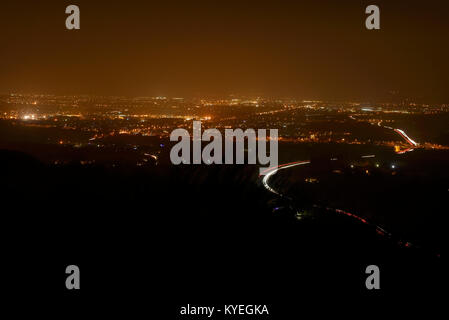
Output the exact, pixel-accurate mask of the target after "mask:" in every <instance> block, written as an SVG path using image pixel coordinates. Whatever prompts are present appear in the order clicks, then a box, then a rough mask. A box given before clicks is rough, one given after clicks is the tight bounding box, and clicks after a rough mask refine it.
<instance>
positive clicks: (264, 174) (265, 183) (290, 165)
mask: <svg viewBox="0 0 449 320" xmlns="http://www.w3.org/2000/svg"><path fill="white" fill-rule="evenodd" d="M365 157H372V155H369V156H365ZM362 158H363V157H362ZM306 164H310V161H296V162H291V163H285V164H281V165H279V166H277V167H273V168H269V169H267V170H265V171H263V172H262V174H261V175H259V177H263V178H262V184H263V186H264V187H265V189H267V190H268V191H270V192H271V193H274V194H276V195H278V196H280V197H285V198H288V197H286V196H285V195H283V194H281V193H280V192H279V191H277V190H275V189H274V188H273V187H272V186H270V184H269V182H270V178H271V177H272V176H273V175H275V174H276V173H277V172H278V171H280V170H285V169H289V168H293V167H297V166H301V165H306ZM314 207H315V208H320V209H325V210H326V211H332V212H334V213H337V214H341V215H345V216H347V217H351V218H353V219H356V220H358V221H359V222H361V223H363V224H367V225H371V226H374V227H375V229H376V232H377V234H379V235H381V236H385V237H388V238H391V237H392V234H391V233H389V232H388V231H386V230H385V229H384V228H382V227H380V226H378V225H375V224H372V223H369V222H368V221H366V219H364V218H362V217H360V216H358V215H356V214H353V213H350V212H348V211H345V210H341V209H335V208H330V207H322V206H319V205H314ZM398 244H399V245H400V246H405V247H410V246H412V244H411V243H410V242H408V241H402V240H399V241H398Z"/></svg>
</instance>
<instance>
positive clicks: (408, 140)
mask: <svg viewBox="0 0 449 320" xmlns="http://www.w3.org/2000/svg"><path fill="white" fill-rule="evenodd" d="M394 131H395V132H397V133H399V135H400V136H401V137H402V138H404V139H405V141H407V142H408V143H409V144H410V145H412V146H414V147H416V146H417V145H418V143H416V142H415V141H413V140H412V139H410V137H409V136H408V135H407V134H406V133H405V132H404V131H403V130H401V129H394Z"/></svg>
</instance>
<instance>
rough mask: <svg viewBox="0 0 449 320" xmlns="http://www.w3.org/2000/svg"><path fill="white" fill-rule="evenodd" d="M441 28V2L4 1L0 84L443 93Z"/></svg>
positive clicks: (447, 25)
mask: <svg viewBox="0 0 449 320" xmlns="http://www.w3.org/2000/svg"><path fill="white" fill-rule="evenodd" d="M70 4H76V5H78V6H79V7H80V10H81V30H73V31H70V30H67V29H66V28H65V19H66V17H67V14H65V8H66V6H67V5H70ZM370 4H376V5H378V6H379V7H380V10H381V30H377V31H376V30H374V31H369V30H367V29H366V28H365V18H366V16H367V15H366V14H365V8H366V7H367V6H368V5H370ZM448 35H449V4H448V1H434V0H427V1H411V0H389V1H382V0H370V1H360V0H359V1H352V0H345V1H337V0H332V1H328V0H320V1H316V0H306V1H299V0H295V1H293V0H292V1H285V0H276V1H249V0H228V1H211V0H209V1H197V0H195V1H186V0H184V1H157V2H156V1H143V0H140V1H137V0H127V1H117V0H115V1H110V0H109V1H103V0H95V1H93V0H88V1H81V0H72V1H46V0H40V1H35V0H28V1H23V0H4V1H1V4H0V39H1V44H2V45H1V49H0V93H9V92H18V93H54V94H105V95H132V96H148V95H168V96H199V95H202V96H204V95H224V94H230V93H235V94H249V95H264V96H273V97H298V98H304V99H315V98H316V99H331V100H352V99H354V100H362V101H368V100H371V101H376V100H388V99H390V98H391V93H389V92H391V91H395V92H399V94H398V95H399V96H401V97H410V98H412V99H416V100H418V101H428V102H446V103H447V102H449V90H447V89H448V84H449V59H448V58H449V41H448V40H449V37H448Z"/></svg>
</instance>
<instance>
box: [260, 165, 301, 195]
mask: <svg viewBox="0 0 449 320" xmlns="http://www.w3.org/2000/svg"><path fill="white" fill-rule="evenodd" d="M309 163H310V161H297V162H291V163H285V164H281V165H279V166H277V167H273V168H268V169H267V170H265V171H263V172H262V174H264V175H265V176H264V177H263V179H262V183H263V186H264V187H265V189H267V190H268V191H270V192H272V193H274V194H277V195H281V194H280V193H279V192H277V191H276V190H274V189H273V188H271V187H270V186H269V185H268V180H269V179H270V177H271V176H272V175H274V174H275V173H276V172H278V170H282V169H288V168H292V167H296V166H300V165H304V164H309ZM262 174H261V175H262Z"/></svg>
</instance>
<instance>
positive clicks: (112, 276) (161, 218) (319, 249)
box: [0, 151, 442, 319]
mask: <svg viewBox="0 0 449 320" xmlns="http://www.w3.org/2000/svg"><path fill="white" fill-rule="evenodd" d="M0 167H1V168H2V169H3V174H2V184H1V187H0V188H1V189H0V194H1V198H2V203H3V210H2V219H3V223H2V227H3V231H2V240H3V241H2V242H3V244H4V246H3V247H4V248H5V250H6V252H5V257H6V258H5V259H4V262H3V267H5V268H6V272H5V273H3V274H5V275H8V276H7V279H6V286H7V288H8V290H9V292H10V293H11V294H10V297H13V298H14V297H15V298H17V297H23V296H26V297H28V298H29V299H30V301H34V302H36V303H37V301H40V299H43V300H46V301H59V302H61V303H67V304H68V305H70V304H71V303H73V301H74V299H75V300H76V301H77V304H78V305H79V304H82V305H83V304H84V305H92V306H95V307H96V306H97V305H96V304H97V302H98V301H100V300H105V301H109V302H108V303H111V302H114V301H115V302H117V303H118V305H119V306H120V307H124V306H125V305H128V303H130V302H131V303H132V304H133V305H135V308H141V307H144V308H148V305H149V304H150V305H154V306H153V307H152V308H153V309H158V308H160V310H159V311H160V312H161V314H164V315H167V314H170V312H172V311H173V312H175V311H176V306H178V305H180V304H187V303H200V302H201V303H212V304H214V303H217V304H218V303H250V302H251V303H260V304H271V305H273V308H274V309H273V310H275V311H274V312H277V313H278V314H282V313H286V312H298V310H297V303H298V301H307V300H309V299H310V300H315V299H316V298H317V297H320V299H325V297H328V296H329V297H330V296H332V297H333V298H332V299H335V298H336V297H337V298H338V297H340V298H341V297H343V296H344V297H348V298H349V297H351V299H361V300H363V299H370V297H372V296H373V295H375V296H380V297H382V296H385V297H393V296H396V295H400V296H402V295H418V296H422V295H433V294H435V295H437V292H438V291H437V290H438V289H439V288H438V287H439V286H440V285H442V281H441V279H442V262H441V260H440V259H437V258H435V257H433V256H430V255H427V253H426V252H424V251H420V250H404V249H403V248H398V247H397V246H395V245H394V244H393V243H391V242H389V241H387V240H383V239H382V238H379V237H378V235H377V234H376V233H375V232H374V230H372V229H370V228H369V227H367V226H365V225H363V224H360V223H357V222H354V221H353V220H351V219H345V218H344V217H338V216H334V215H329V216H327V217H326V218H321V219H311V220H308V219H305V220H303V221H299V220H298V219H296V218H295V216H294V214H291V213H290V212H288V210H284V211H282V212H276V211H273V203H272V200H270V198H268V197H267V194H266V191H265V190H264V189H263V188H260V187H258V186H257V184H255V183H254V181H255V180H257V174H258V170H257V168H256V167H250V166H248V167H239V166H215V167H205V166H198V167H194V166H191V167H174V166H156V167H153V168H146V169H135V168H134V169H131V168H120V169H112V168H104V167H101V166H99V167H96V166H92V167H82V166H79V165H66V166H61V167H54V166H48V165H44V164H42V163H40V162H39V161H36V160H35V159H33V158H32V157H29V156H27V155H25V154H22V153H18V152H12V151H0ZM70 264H76V265H78V266H79V267H80V269H81V270H82V290H80V292H81V293H77V292H68V291H67V290H66V289H65V286H64V282H65V276H66V275H65V273H64V270H65V267H66V266H67V265H70ZM370 264H376V265H378V266H379V267H380V268H381V270H382V275H381V288H382V290H381V291H379V292H369V291H368V290H366V288H365V279H366V275H365V268H366V266H368V265H370ZM294 301H296V302H294ZM315 301H316V300H315ZM59 302H58V303H59ZM293 302H294V303H293ZM141 303H143V304H141ZM99 305H101V304H99ZM163 306H168V309H164V307H163ZM133 310H134V309H133ZM167 310H169V311H168V313H167ZM175 316H176V314H174V316H173V317H170V316H167V317H166V318H167V319H174V318H175Z"/></svg>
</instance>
